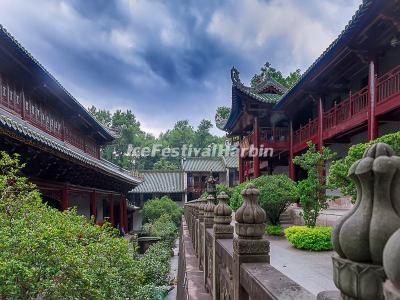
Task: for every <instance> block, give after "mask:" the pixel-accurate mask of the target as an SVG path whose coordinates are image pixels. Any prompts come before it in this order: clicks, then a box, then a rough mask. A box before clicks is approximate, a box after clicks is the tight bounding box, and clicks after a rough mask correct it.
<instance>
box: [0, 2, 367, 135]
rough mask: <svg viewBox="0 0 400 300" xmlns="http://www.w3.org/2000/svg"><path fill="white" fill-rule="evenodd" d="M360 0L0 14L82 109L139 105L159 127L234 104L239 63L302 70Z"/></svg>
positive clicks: (26, 9)
mask: <svg viewBox="0 0 400 300" xmlns="http://www.w3.org/2000/svg"><path fill="white" fill-rule="evenodd" d="M360 2H361V0H337V1H330V0H310V1H297V0H242V1H235V0H224V1H213V0H204V1H196V0H187V1H179V0H169V1H162V0H159V1H158V0H152V1H148V0H119V1H111V0H98V1H80V0H69V1H65V0H36V1H24V0H2V9H1V10H0V20H1V22H2V24H3V25H4V26H5V27H6V28H7V29H8V30H9V31H10V32H11V33H12V34H13V35H14V36H15V37H16V38H17V39H18V40H19V41H20V42H21V43H22V44H23V45H24V46H25V47H26V48H27V49H28V50H29V51H30V52H31V53H32V54H33V55H34V56H35V57H36V58H37V59H38V60H39V61H40V62H41V63H42V64H43V65H44V66H45V67H46V68H47V69H48V70H49V71H50V72H51V73H53V75H55V77H56V78H57V79H59V80H60V82H61V83H62V84H63V85H64V86H65V87H66V88H67V89H68V90H69V91H70V92H71V93H72V94H73V95H74V96H75V97H76V98H77V99H78V100H80V101H81V102H82V103H83V104H84V105H85V106H89V105H92V104H93V105H95V106H97V107H101V108H107V109H111V110H115V109H132V110H133V111H134V113H135V114H136V115H137V117H138V119H139V120H140V121H141V123H142V124H143V127H144V128H145V129H148V130H149V131H151V132H152V133H153V134H158V133H159V132H160V131H163V130H165V129H167V128H169V127H171V126H173V124H174V123H175V121H177V120H179V119H189V120H190V121H191V122H192V123H193V124H194V125H197V124H198V122H200V120H201V119H203V118H208V119H213V116H214V111H215V108H216V107H217V106H220V105H230V91H231V89H230V84H231V83H230V77H229V76H230V74H229V70H230V68H231V66H232V65H236V66H238V67H239V69H240V70H241V72H242V78H243V79H244V80H245V81H247V80H249V79H250V77H251V76H252V74H254V73H255V72H257V71H258V70H259V68H260V66H261V65H263V64H264V62H265V61H266V60H269V61H270V62H271V63H272V64H273V65H274V66H276V67H278V68H280V69H281V70H282V71H283V72H285V73H287V72H290V71H293V70H294V69H296V68H298V67H301V68H302V69H303V70H304V69H305V68H306V67H307V66H308V65H309V64H311V63H312V61H313V60H314V59H315V58H316V57H317V56H318V55H319V54H320V53H321V52H322V51H323V50H324V49H325V48H326V47H327V46H328V45H329V43H330V42H331V41H332V39H334V38H335V37H336V36H337V34H338V33H339V32H340V31H341V30H342V29H343V27H344V25H345V24H346V23H347V22H348V20H349V19H350V17H351V15H352V14H353V13H354V11H355V9H356V7H357V5H358V4H359V3H360ZM215 132H216V133H217V132H218V131H217V130H215ZM218 133H219V134H223V133H222V132H220V131H219V132H218Z"/></svg>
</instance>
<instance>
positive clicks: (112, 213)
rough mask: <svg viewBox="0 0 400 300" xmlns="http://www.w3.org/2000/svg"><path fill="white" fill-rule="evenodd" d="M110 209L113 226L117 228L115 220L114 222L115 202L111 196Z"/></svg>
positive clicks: (109, 200) (109, 199)
mask: <svg viewBox="0 0 400 300" xmlns="http://www.w3.org/2000/svg"><path fill="white" fill-rule="evenodd" d="M108 205H109V206H108V207H109V212H110V222H111V224H112V226H115V220H114V200H113V196H112V195H111V194H110V195H109V196H108Z"/></svg>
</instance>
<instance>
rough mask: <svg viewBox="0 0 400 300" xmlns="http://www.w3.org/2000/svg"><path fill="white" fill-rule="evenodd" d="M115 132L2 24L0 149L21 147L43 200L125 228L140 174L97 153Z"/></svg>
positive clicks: (14, 150) (16, 150) (19, 150)
mask: <svg viewBox="0 0 400 300" xmlns="http://www.w3.org/2000/svg"><path fill="white" fill-rule="evenodd" d="M113 139H114V136H113V135H112V133H111V132H109V131H108V130H107V129H106V128H105V127H103V126H102V125H101V124H100V123H98V122H97V121H96V120H95V119H94V118H93V117H92V116H91V115H90V114H89V112H88V111H87V110H86V109H85V108H84V107H83V106H82V105H81V104H80V103H79V102H78V101H77V100H76V99H75V98H74V97H73V96H72V95H71V94H70V93H69V92H68V91H67V90H65V89H64V88H63V87H62V85H61V84H60V83H59V82H58V81H57V80H56V79H55V78H54V77H53V76H52V75H51V74H50V73H49V72H48V71H46V69H45V68H44V67H43V66H42V65H41V64H40V63H39V62H38V61H37V60H35V59H34V58H33V57H32V55H31V54H30V53H29V52H28V51H27V50H26V49H24V48H23V47H22V46H21V45H20V44H19V43H18V42H17V41H16V40H15V39H14V38H13V37H12V36H11V35H10V34H9V33H8V32H7V31H6V30H5V29H4V28H3V27H0V150H3V151H7V152H8V153H18V154H20V156H21V160H22V161H23V162H25V163H26V168H25V169H24V172H25V175H26V176H27V177H29V178H30V179H31V180H32V181H33V182H34V183H36V184H37V186H38V187H39V189H40V191H41V193H42V195H43V199H44V201H46V202H48V203H49V205H51V206H53V207H56V208H58V209H61V210H64V209H67V208H69V207H76V208H77V211H78V213H81V214H83V215H86V216H87V217H90V216H91V215H94V216H95V217H96V220H97V221H99V222H100V221H102V220H104V219H105V218H108V219H109V220H110V221H111V222H112V224H113V225H115V226H117V225H120V226H122V227H124V228H125V230H127V229H128V227H129V226H128V212H129V211H130V209H131V207H130V205H129V204H128V202H127V200H126V194H127V193H128V191H130V190H132V189H133V188H134V187H136V186H137V185H138V184H139V183H140V182H141V180H140V179H139V178H137V177H133V176H131V174H129V173H128V172H127V171H125V170H122V169H120V168H118V167H117V166H115V165H113V164H111V163H110V162H107V161H105V160H103V159H101V157H100V148H101V147H102V146H103V145H105V144H107V143H110V142H112V141H113Z"/></svg>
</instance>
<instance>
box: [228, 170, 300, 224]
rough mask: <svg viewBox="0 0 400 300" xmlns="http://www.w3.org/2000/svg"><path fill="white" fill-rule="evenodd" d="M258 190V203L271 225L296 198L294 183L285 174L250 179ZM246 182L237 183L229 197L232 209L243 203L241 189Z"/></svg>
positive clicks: (277, 222) (277, 221)
mask: <svg viewBox="0 0 400 300" xmlns="http://www.w3.org/2000/svg"><path fill="white" fill-rule="evenodd" d="M251 182H252V183H254V185H255V186H256V187H257V188H258V189H259V190H260V198H259V204H260V206H261V207H262V208H263V209H264V210H265V212H266V213H267V216H268V219H269V220H270V222H271V223H272V225H277V224H279V217H280V215H281V214H282V213H283V212H284V211H285V210H286V209H287V208H288V206H289V205H290V203H292V202H294V201H295V200H297V198H298V192H297V188H296V184H295V183H294V181H292V180H291V179H290V178H289V177H287V176H286V175H270V176H260V177H258V178H256V179H253V180H252V181H251ZM247 184H248V182H245V183H241V184H240V185H238V186H237V187H236V188H235V189H234V191H233V193H232V198H231V207H232V209H234V210H236V209H238V208H239V207H240V206H241V205H242V203H243V197H242V195H241V192H242V190H243V189H244V188H245V187H246V185H247Z"/></svg>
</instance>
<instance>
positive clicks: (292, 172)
mask: <svg viewBox="0 0 400 300" xmlns="http://www.w3.org/2000/svg"><path fill="white" fill-rule="evenodd" d="M289 177H290V179H292V180H296V173H295V168H294V163H293V124H292V121H290V124H289Z"/></svg>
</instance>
